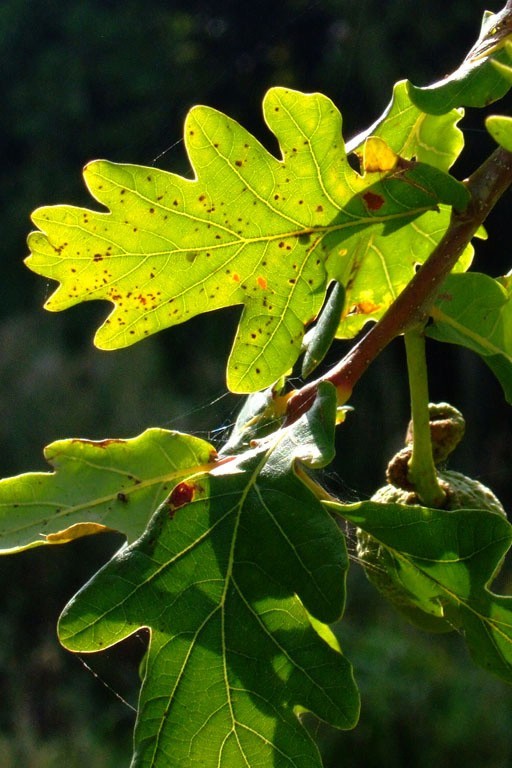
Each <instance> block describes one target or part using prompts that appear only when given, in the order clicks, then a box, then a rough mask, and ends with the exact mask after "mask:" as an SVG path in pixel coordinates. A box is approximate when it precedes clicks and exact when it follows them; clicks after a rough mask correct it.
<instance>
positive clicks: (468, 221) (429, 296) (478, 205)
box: [286, 147, 512, 424]
mask: <svg viewBox="0 0 512 768" xmlns="http://www.w3.org/2000/svg"><path fill="white" fill-rule="evenodd" d="M465 184H466V186H467V188H468V190H469V193H470V203H469V205H468V207H467V208H466V210H465V211H453V213H452V218H451V221H450V224H449V226H448V229H447V230H446V232H445V233H444V235H443V237H442V238H441V240H440V241H439V243H438V244H437V246H436V247H435V248H434V250H433V251H432V253H431V254H430V256H429V257H428V259H427V260H426V261H425V263H424V264H423V265H422V266H421V267H420V269H419V270H418V271H417V272H416V274H415V275H414V277H413V278H412V280H411V281H410V282H409V283H408V284H407V285H406V287H405V288H404V290H403V291H402V292H401V293H400V294H399V295H398V296H397V298H396V299H395V301H394V302H393V303H392V304H391V306H390V307H389V309H388V310H387V312H386V313H385V314H384V315H383V317H382V318H381V319H380V320H379V321H378V322H377V323H376V324H375V325H374V326H373V327H372V328H371V329H370V330H369V331H368V333H367V334H366V335H365V336H363V338H362V339H361V340H360V341H359V342H358V343H357V344H356V345H355V346H354V347H353V348H352V349H351V350H350V352H349V353H348V354H347V355H345V357H344V358H343V359H342V360H340V362H339V363H338V364H337V365H335V366H334V367H333V368H331V370H329V371H328V372H327V373H326V374H325V375H324V376H322V377H321V378H319V379H316V380H315V381H312V382H310V383H308V384H306V385H305V386H304V387H302V388H301V389H299V390H298V391H297V392H296V393H295V394H294V395H293V396H292V397H291V398H290V400H289V401H288V409H287V417H286V423H287V424H288V423H292V422H293V421H295V420H296V419H298V418H299V417H300V416H301V415H302V414H303V413H305V412H306V411H308V410H309V408H310V407H311V405H312V404H313V402H314V400H315V397H316V392H317V389H318V385H319V383H320V382H321V381H330V382H331V384H334V386H335V387H336V389H337V392H338V401H339V404H340V405H343V403H346V402H347V400H348V399H349V397H350V395H351V393H352V389H353V387H354V385H355V384H356V382H357V381H358V380H359V379H360V377H361V376H362V375H363V373H365V371H366V370H367V368H368V367H369V366H370V364H371V363H372V361H373V360H374V359H375V358H376V357H377V356H378V355H379V354H380V353H381V352H382V350H383V349H384V348H385V347H386V346H387V345H388V344H389V343H390V342H391V341H392V340H393V339H394V338H396V337H397V336H399V335H400V334H402V333H405V332H406V331H407V330H408V329H409V328H411V327H414V326H415V325H417V324H418V323H420V324H423V323H424V322H425V321H426V319H427V318H428V314H429V310H430V307H431V306H432V304H433V303H434V301H435V298H436V295H437V292H438V290H439V288H440V286H441V285H442V283H443V282H444V280H445V278H446V277H447V275H448V274H449V273H450V272H451V270H452V269H453V267H454V266H455V264H456V262H457V261H458V259H459V258H460V256H461V255H462V253H463V251H464V249H465V248H466V246H467V245H468V244H469V242H470V241H471V239H472V238H473V236H474V235H475V233H476V231H477V230H478V228H479V227H480V226H481V225H482V224H483V222H484V221H485V220H486V218H487V216H488V215H489V213H490V212H491V210H492V209H493V207H494V206H495V204H496V203H497V202H498V200H499V199H500V197H501V196H502V195H503V194H504V193H505V192H506V190H507V189H508V187H509V186H510V184H512V153H511V152H508V151H507V150H505V149H503V148H502V147H498V149H496V150H495V151H494V152H493V153H492V154H491V155H490V156H489V157H488V158H487V159H486V160H485V161H484V163H483V164H482V165H481V166H480V167H479V168H477V169H476V171H475V172H474V173H473V174H472V175H471V176H470V178H469V179H467V181H466V182H465Z"/></svg>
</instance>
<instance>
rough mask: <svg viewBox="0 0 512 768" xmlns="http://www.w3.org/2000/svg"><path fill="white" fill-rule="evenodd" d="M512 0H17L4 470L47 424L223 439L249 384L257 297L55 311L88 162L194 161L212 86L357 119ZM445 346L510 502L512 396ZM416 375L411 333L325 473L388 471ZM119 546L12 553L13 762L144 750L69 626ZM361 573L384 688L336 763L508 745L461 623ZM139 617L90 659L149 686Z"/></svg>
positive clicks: (4, 182)
mask: <svg viewBox="0 0 512 768" xmlns="http://www.w3.org/2000/svg"><path fill="white" fill-rule="evenodd" d="M501 5H502V3H494V2H491V0H489V1H488V2H472V3H470V4H469V3H467V2H464V1H463V0H454V1H453V2H451V3H449V4H447V3H445V2H441V1H440V0H417V1H416V2H414V3H413V2H412V1H410V0H405V1H404V0H388V2H386V3H385V5H384V7H383V4H382V3H381V2H379V0H365V2H360V3H353V2H349V0H322V2H320V1H318V0H283V1H282V2H281V3H278V4H276V3H273V2H270V0H261V2H258V3H255V4H253V5H246V4H242V3H238V2H234V0H233V1H230V0H224V2H219V3H213V2H201V1H200V0H196V1H195V2H190V0H189V1H188V2H185V0H183V1H181V2H180V1H178V0H171V2H168V1H164V0H161V1H159V0H149V2H148V0H146V2H142V0H125V2H122V3H121V2H120V1H118V0H85V1H84V0H66V2H65V3H57V2H56V0H54V2H42V0H6V1H5V2H4V3H2V6H1V8H0V52H1V54H2V60H3V61H4V82H5V84H6V87H5V89H4V99H3V114H4V120H3V123H2V125H0V153H1V164H0V174H1V183H0V189H1V190H2V192H1V195H2V205H1V206H0V219H1V225H2V226H1V231H2V240H3V280H2V283H1V284H0V308H1V309H0V349H2V356H1V359H0V415H1V417H2V418H1V419H0V469H1V475H2V476H6V475H9V474H13V473H17V472H21V471H25V470H27V469H28V468H30V469H36V468H38V467H40V468H41V469H46V467H45V465H44V462H43V460H42V451H41V449H42V446H43V445H45V444H47V443H49V442H51V441H52V440H54V439H58V438H62V437H67V436H70V435H75V434H76V435H81V436H85V437H89V438H96V437H98V438H99V437H104V436H105V435H111V436H113V435H117V436H120V437H129V436H132V435H134V434H137V433H138V432H141V431H142V430H143V429H144V428H145V427H146V426H148V425H150V424H151V425H159V426H173V427H176V428H179V429H192V430H195V431H197V430H201V429H203V428H206V427H211V425H212V424H215V425H217V426H218V427H219V429H220V431H219V432H218V433H214V434H213V435H212V436H211V437H212V438H213V439H215V438H219V439H220V438H221V436H222V430H221V428H222V426H223V425H225V424H227V423H229V421H230V420H231V419H232V418H233V412H234V411H233V409H234V408H235V403H236V399H235V398H234V397H232V396H227V397H225V398H222V399H221V400H220V401H219V402H213V401H214V400H215V399H216V398H217V396H218V395H219V394H220V393H221V392H222V391H223V376H224V370H223V364H224V359H225V357H226V355H227V352H228V345H229V339H230V338H231V336H232V332H233V329H234V327H235V324H236V320H237V312H236V311H234V312H232V313H231V314H230V313H227V314H226V313H223V316H222V317H220V316H219V317H217V316H216V315H215V314H214V315H212V316H211V318H209V319H208V322H207V323H205V322H204V319H203V321H201V319H200V320H199V321H198V322H196V321H191V322H189V323H187V325H186V326H182V327H178V328H177V329H174V330H173V332H172V334H171V333H164V334H160V336H159V337H158V338H155V339H150V340H148V341H146V342H144V343H143V344H139V345H137V346H135V347H133V348H131V349H128V350H122V351H118V352H114V353H105V352H99V351H97V350H94V349H92V347H91V342H90V340H91V336H92V330H93V327H94V326H95V324H96V323H95V321H96V319H97V318H100V317H103V316H104V314H105V307H104V306H101V305H99V304H98V305H90V306H81V307H77V308H76V309H74V310H73V311H71V312H67V313H63V314H62V315H61V314H59V315H47V314H44V313H43V312H42V310H41V309H40V305H41V303H42V300H43V299H44V298H45V297H44V296H43V295H41V288H40V282H41V281H40V280H38V279H37V278H36V277H35V276H32V275H31V274H30V273H29V272H28V271H27V270H26V269H25V268H24V267H23V265H22V259H23V257H24V255H25V253H26V247H25V243H24V240H25V237H26V234H27V231H28V228H29V218H28V217H29V213H30V212H31V211H32V210H33V209H34V208H36V207H37V206H38V205H40V204H41V203H45V204H47V203H48V204H52V203H59V202H62V201H64V200H66V201H69V202H73V203H76V204H82V203H86V204H88V203H89V200H88V199H87V196H86V193H85V191H84V190H83V185H82V181H81V177H80V169H81V167H82V166H83V165H84V163H85V162H87V161H88V160H90V159H91V158H94V157H106V158H108V159H110V160H113V161H123V162H134V163H141V164H149V165H150V164H151V163H152V162H153V161H154V162H155V164H156V165H157V166H158V167H162V168H164V169H169V170H172V171H174V172H177V173H185V174H186V173H187V171H188V167H187V163H186V160H185V158H184V153H183V149H182V144H181V141H180V136H181V135H182V123H183V118H184V116H185V113H186V111H187V109H188V108H189V107H190V106H192V105H193V104H197V103H204V104H208V105H210V106H213V107H215V108H217V109H220V110H222V111H225V112H226V113H227V114H229V115H231V116H232V117H233V118H235V119H237V120H240V121H241V122H242V123H243V125H244V126H246V127H247V129H248V130H250V131H251V132H253V133H254V134H255V135H256V136H257V137H258V138H260V139H261V140H262V141H263V143H264V144H265V145H266V146H267V147H268V148H269V149H270V150H275V147H274V146H273V144H272V137H270V136H269V134H268V133H267V132H266V131H265V129H264V128H263V124H262V120H261V116H260V113H261V106H260V105H261V99H262V96H263V94H264V92H265V91H266V90H267V89H268V88H269V87H271V86H272V85H284V86H290V87H293V88H298V89H300V90H302V91H308V90H309V91H313V90H319V91H321V92H323V93H326V94H327V95H329V96H330V97H331V98H332V99H333V100H334V102H335V103H336V105H337V106H338V107H339V108H340V109H341V110H342V111H343V114H344V119H345V134H346V136H347V137H349V136H350V135H352V134H353V133H356V132H358V131H359V130H360V129H363V128H365V127H366V126H367V125H368V124H370V123H371V122H373V120H374V119H375V117H376V116H377V115H379V114H380V113H381V112H382V110H383V108H384V107H385V105H386V104H387V102H388V101H389V98H390V96H391V88H392V84H393V83H394V82H395V81H396V80H398V79H400V78H402V77H408V78H409V79H411V80H412V81H413V82H415V83H418V84H419V85H422V84H426V83H428V82H431V81H434V80H437V79H439V78H440V77H442V75H443V74H444V73H445V72H447V71H449V70H450V69H451V68H452V66H453V65H454V64H456V63H457V62H458V61H459V60H460V59H461V57H463V55H464V52H465V51H466V50H467V48H468V47H469V46H470V45H471V44H472V42H473V41H474V39H475V37H476V33H477V31H478V27H479V22H480V16H481V14H482V12H483V10H484V9H485V8H489V10H498V8H499V7H500V6H501ZM412 18H413V20H414V21H413V23H411V20H412ZM481 119H482V116H481V114H479V115H477V116H472V115H471V114H469V115H468V117H467V118H466V120H465V123H464V125H465V126H469V127H470V128H472V129H474V132H473V131H472V132H470V133H469V134H468V136H469V138H470V145H471V151H470V152H469V153H468V155H466V160H465V163H467V165H465V166H464V167H456V173H457V174H458V175H459V177H460V178H463V177H464V174H465V172H466V171H467V170H469V168H470V167H473V166H474V165H476V164H477V163H478V161H479V159H480V158H483V157H484V156H485V155H486V154H487V153H488V152H489V150H490V149H491V140H490V139H489V138H488V136H487V134H486V133H485V132H480V129H481V128H482V124H481ZM175 142H176V143H175ZM161 153H163V154H161ZM160 154H161V156H160V157H158V158H157V156H158V155H160ZM505 216H506V211H505V205H504V204H503V203H502V205H501V206H500V207H499V208H498V210H497V211H496V212H495V213H494V214H493V216H492V218H491V220H490V221H489V229H490V230H491V234H492V238H491V241H490V243H489V245H487V244H480V245H479V247H478V253H477V259H476V262H475V268H478V264H479V259H482V260H484V259H485V260H486V264H489V263H491V264H492V266H491V267H490V269H489V271H490V272H491V273H492V274H500V272H501V271H503V270H504V269H507V268H508V267H509V254H508V253H507V250H506V247H505V242H506V234H507V227H506V218H505ZM491 249H492V250H491ZM49 290H50V287H49V286H48V289H47V292H49ZM226 324H228V325H229V331H228V332H227V331H226ZM212 350H215V355H212ZM429 353H430V356H431V359H432V358H433V360H432V361H433V362H434V371H435V357H434V356H435V355H436V354H439V355H445V354H447V352H446V349H444V348H442V347H439V348H438V349H435V348H434V347H432V349H431V350H430V351H429ZM448 355H449V357H448V358H447V359H446V358H443V367H442V369H441V368H440V369H439V370H438V371H437V375H435V376H434V379H433V381H432V383H431V384H432V386H431V394H432V397H433V399H434V400H435V399H446V400H450V401H452V402H453V403H454V404H455V405H457V406H458V407H459V408H460V409H461V410H462V411H463V412H464V413H465V415H466V418H467V422H468V435H467V438H466V440H465V444H464V445H463V446H462V447H461V448H460V449H459V451H458V453H457V455H456V456H457V462H458V466H457V468H458V469H459V468H460V469H461V470H463V471H467V472H468V474H472V475H473V476H479V477H480V478H481V479H482V480H483V481H484V482H486V483H488V484H490V485H492V486H493V488H494V489H495V491H496V492H497V494H498V495H499V496H500V497H501V499H502V501H503V502H504V504H505V506H508V508H509V509H510V508H511V504H512V491H511V487H510V483H509V469H508V463H509V459H508V453H507V442H508V441H509V438H508V435H509V434H510V428H511V426H512V424H511V416H510V414H509V413H507V412H505V411H504V409H503V408H502V396H501V393H500V391H499V388H498V385H497V384H496V383H495V382H494V381H493V380H492V379H491V376H490V374H488V373H487V371H486V369H485V367H484V365H483V364H482V363H481V362H480V361H479V360H477V359H476V357H474V356H469V355H466V354H464V352H463V351H462V350H455V349H450V350H449V353H448ZM404 374H405V368H404V363H403V360H402V352H401V347H400V346H399V345H395V346H394V347H392V348H391V349H390V350H389V351H388V352H386V354H385V355H383V356H382V358H379V360H378V361H377V363H376V364H375V365H374V366H373V368H372V371H371V372H370V374H368V375H367V376H366V377H365V381H364V383H363V384H362V386H361V387H359V388H358V392H357V396H356V398H354V402H353V404H354V405H355V407H356V413H355V414H352V416H351V417H350V420H349V423H348V424H347V427H346V429H345V428H344V430H343V445H340V446H339V462H340V466H341V463H342V464H343V472H342V475H343V477H342V478H341V477H339V476H334V475H333V476H332V477H331V479H330V480H329V481H328V482H330V483H331V485H332V488H333V490H335V491H336V492H338V493H339V494H341V495H342V496H343V497H344V498H349V499H354V498H360V497H365V496H367V495H368V494H370V493H371V491H372V490H373V489H374V488H375V487H376V486H377V485H379V484H380V482H381V479H382V474H383V468H384V466H385V463H386V460H387V457H388V456H389V455H390V454H391V453H392V452H393V450H394V449H395V448H396V447H398V445H399V444H400V442H401V438H402V433H403V431H404V427H405V423H406V421H407V418H408V404H407V403H408V400H407V394H406V382H405V375H404ZM482 383H483V389H482ZM477 385H478V386H477ZM477 391H478V395H477ZM482 392H483V393H484V397H485V401H486V402H485V408H481V403H480V398H481V396H482ZM205 404H207V405H205ZM197 406H199V410H197V411H196V410H195V409H196V408H197ZM189 411H194V412H192V413H188V412H189ZM187 414H188V415H187ZM359 433H362V434H365V435H368V438H367V440H366V441H365V442H364V443H363V444H362V445H361V447H360V448H359V449H358V451H355V450H354V448H353V446H355V445H356V444H357V445H360V443H356V442H355V441H353V440H352V438H353V437H356V436H357V435H358V434H359ZM383 435H384V436H386V437H385V441H386V442H385V443H384V445H383ZM345 445H349V446H350V452H349V451H348V450H347V449H345ZM335 469H336V467H335V468H334V470H335ZM116 545H117V541H116V540H114V539H113V538H111V539H107V538H106V537H105V539H104V540H103V541H102V540H101V539H98V538H97V537H94V540H93V541H87V540H82V541H79V542H76V543H75V544H73V545H68V546H67V547H66V548H63V549H62V550H61V551H53V552H51V553H46V552H32V553H30V552H29V553H25V554H23V555H19V556H18V557H17V558H15V559H9V560H2V561H0V577H1V579H2V585H3V597H2V600H1V601H0V617H1V620H0V688H1V690H2V691H3V692H4V696H3V706H2V708H1V710H0V763H1V764H2V765H5V766H10V765H27V766H30V768H43V766H57V765H61V764H62V759H63V755H66V764H67V765H70V766H73V765H76V766H77V767H78V766H83V765H85V764H94V765H95V766H100V768H101V766H103V765H104V766H110V765H112V766H118V765H120V764H126V763H127V760H128V757H127V755H128V754H129V750H130V744H129V741H130V732H131V727H132V713H131V712H130V710H129V709H128V708H127V707H126V706H124V705H123V704H122V703H121V702H120V701H119V700H118V699H116V698H115V697H114V696H113V694H112V693H111V692H109V691H107V690H105V689H104V688H103V687H102V686H101V684H100V683H99V682H98V681H97V680H96V679H95V678H94V677H93V676H92V675H90V674H89V673H87V672H86V671H85V670H83V669H81V667H80V666H79V665H78V663H77V662H76V660H75V659H73V658H71V657H69V655H68V654H65V652H64V651H62V650H61V649H60V648H59V647H58V645H57V643H56V639H55V623H56V619H57V615H58V613H59V611H60V609H61V606H62V605H63V604H64V602H66V600H67V599H68V598H69V597H70V596H71V595H72V594H73V592H74V591H75V590H76V588H77V587H78V586H79V585H80V584H81V583H82V582H83V580H84V576H87V574H89V573H92V572H93V571H94V570H95V569H96V568H97V567H98V565H99V564H100V563H101V562H103V561H104V560H105V557H106V556H107V553H108V552H111V551H114V550H115V549H116ZM102 548H103V551H102ZM351 578H352V580H353V582H354V587H357V588H356V589H355V590H354V588H353V589H352V590H351V592H349V594H352V597H351V600H352V602H351V604H350V606H349V611H348V614H347V618H346V621H345V631H344V643H345V650H346V652H347V655H348V656H349V657H350V658H351V660H352V661H353V663H354V666H355V668H356V672H357V677H358V682H359V684H360V686H361V693H362V697H363V707H364V708H363V714H362V719H361V723H360V725H359V727H358V728H357V729H356V730H355V731H354V732H353V733H347V734H342V735H341V736H340V735H339V734H336V735H335V736H333V735H332V734H330V735H329V737H326V738H331V739H333V741H332V743H330V744H329V750H330V754H331V763H332V766H338V765H339V764H340V761H341V759H342V757H343V755H344V754H345V753H347V752H349V753H350V754H351V755H357V754H358V753H360V754H361V755H362V760H363V762H362V763H360V764H361V765H362V764H363V763H364V765H365V768H372V766H373V765H381V764H383V763H384V764H392V765H394V766H397V767H398V768H399V767H400V766H402V765H404V766H405V765H414V766H419V767H420V768H421V766H423V765H424V766H427V765H432V764H436V765H439V766H444V765H457V764H461V765H462V764H465V765H466V766H475V767H476V766H481V765H486V766H490V768H494V766H496V767H497V768H498V767H500V766H505V765H507V764H509V762H510V760H511V759H512V748H511V746H510V739H509V733H510V728H511V725H512V722H511V721H512V707H511V706H510V705H511V704H512V697H511V695H510V692H509V691H508V690H507V689H505V688H504V686H503V685H502V684H501V683H499V682H495V681H494V680H492V679H488V678H487V677H486V676H485V675H484V674H483V673H480V672H479V671H478V670H476V669H473V668H472V666H471V665H470V664H469V662H468V660H467V658H466V657H462V658H460V652H459V651H460V645H459V643H458V641H457V638H450V637H447V638H435V639H431V638H429V637H423V636H422V635H420V634H418V633H416V632H415V631H414V630H413V629H409V628H405V625H404V624H403V622H402V621H401V620H400V619H399V618H398V617H395V616H394V615H391V614H389V613H388V609H387V608H386V607H384V606H383V605H382V604H381V602H380V601H379V598H378V596H377V595H375V594H374V592H373V591H372V588H371V587H370V586H369V585H367V584H366V583H365V581H364V578H363V577H362V576H361V575H360V573H359V572H358V571H357V570H356V569H352V575H351ZM509 578H510V577H509V576H507V574H504V576H503V579H504V580H507V579H509ZM507 586H508V587H509V586H510V585H507V584H505V585H504V587H503V588H504V590H505V589H506V588H507ZM376 616H378V617H379V620H378V621H376ZM370 617H371V626H372V631H371V632H368V631H367V630H366V628H365V626H366V621H367V620H369V618H370ZM398 628H399V629H400V633H398ZM398 636H400V640H397V637H398ZM141 639H142V638H140V639H137V638H135V639H134V640H132V641H131V642H130V643H129V644H128V645H127V646H125V647H124V649H123V650H121V651H120V650H113V651H111V652H109V654H108V655H107V658H106V659H99V658H98V659H96V658H94V660H93V663H94V668H95V669H96V670H97V671H98V674H99V675H101V677H102V678H103V679H105V680H107V681H108V683H109V685H111V686H112V688H114V689H115V690H116V691H119V692H120V693H121V694H122V695H123V696H126V697H127V698H128V699H130V697H132V698H131V700H132V701H133V697H134V696H135V685H136V682H137V681H136V663H137V660H138V658H139V657H140V655H141V653H142V650H143V644H142V642H140V640H141ZM458 652H459V653H458ZM507 697H508V699H507ZM133 703H134V702H133ZM97 711H100V712H101V713H102V714H101V717H97V716H96V712H97ZM418 723H422V729H421V730H419V729H418ZM77 734H78V735H77ZM117 749H119V752H117V751H116V750H117ZM329 750H328V751H329ZM357 760H358V758H357V757H353V758H352V757H351V758H350V765H352V766H357V765H358V764H359V763H358V762H357ZM371 761H373V762H371Z"/></svg>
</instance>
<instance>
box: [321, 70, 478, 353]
mask: <svg viewBox="0 0 512 768" xmlns="http://www.w3.org/2000/svg"><path fill="white" fill-rule="evenodd" d="M463 115H464V111H463V110H461V109H451V110H448V111H447V112H446V113H444V114H441V115H431V114H427V113H426V112H423V111H422V110H420V109H419V108H418V107H417V106H416V105H415V104H414V103H413V102H412V101H411V98H410V96H409V94H408V90H407V83H406V81H401V82H399V83H397V84H396V85H395V87H394V89H393V98H392V100H391V102H390V104H389V105H388V107H387V108H386V110H385V112H384V114H383V115H382V116H381V117H380V118H379V119H378V120H377V121H376V122H375V123H374V124H373V125H372V126H371V127H370V128H369V129H368V130H367V131H365V132H364V133H362V134H359V135H358V136H356V137H355V138H354V139H352V140H351V141H350V142H349V143H348V144H347V152H354V153H355V154H356V155H357V157H358V158H359V160H360V162H361V163H364V154H365V146H366V142H367V140H368V138H369V137H373V138H380V139H382V140H383V141H385V142H386V145H387V146H388V147H389V148H390V149H391V150H392V151H393V152H394V153H395V154H396V155H397V156H399V157H401V158H405V159H406V160H413V159H416V160H419V161H420V162H424V163H428V164H429V165H432V166H434V167H436V168H439V169H440V170H443V171H448V170H449V168H450V167H451V166H452V164H453V163H454V162H455V160H456V159H457V157H458V156H459V154H460V152H461V150H462V148H463V146H464V136H463V134H462V131H461V130H460V129H459V128H458V125H457V124H458V122H459V120H460V119H461V118H462V117H463ZM450 216H451V209H450V208H449V207H447V206H443V205H440V206H439V210H438V211H437V212H435V213H434V212H431V211H429V212H427V213H425V214H423V215H422V216H419V217H418V218H417V219H415V220H414V222H412V223H411V224H410V225H409V226H408V227H406V228H404V229H403V230H400V231H398V232H396V233H394V236H393V242H392V243H391V242H389V243H386V244H385V245H387V246H389V247H384V248H383V247H382V245H383V241H380V242H379V241H378V240H376V238H375V237H374V233H373V232H369V233H368V235H366V233H362V234H361V235H358V236H357V238H354V242H353V244H352V250H353V253H354V258H353V260H352V262H351V272H350V275H349V276H348V278H347V279H346V280H345V283H346V297H345V310H344V312H343V315H342V317H341V322H340V324H339V327H338V330H337V333H336V335H337V337H338V338H352V337H353V336H355V335H356V334H357V333H359V331H360V330H361V328H363V326H364V325H365V324H366V323H367V322H368V321H377V320H379V319H380V318H381V317H382V315H383V314H384V312H385V311H386V310H387V309H388V307H389V306H390V304H391V303H392V302H393V301H394V300H395V299H396V297H397V296H398V294H399V293H400V292H401V291H402V290H403V289H404V287H405V286H406V285H407V283H408V282H409V281H410V280H411V279H412V277H413V275H414V273H415V272H416V269H417V267H418V265H419V264H422V263H423V262H424V261H425V259H426V258H427V257H428V256H429V255H430V253H431V252H432V250H433V249H434V248H435V246H436V245H437V243H438V242H439V240H440V239H441V237H442V236H443V235H444V233H445V231H446V229H447V227H448V225H449V222H450ZM472 259H473V247H472V246H471V245H469V246H468V247H467V248H466V250H465V252H464V254H463V256H462V257H461V258H460V259H459V262H458V264H457V266H456V268H455V269H456V271H464V270H466V269H468V267H469V266H470V264H471V261H472Z"/></svg>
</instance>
